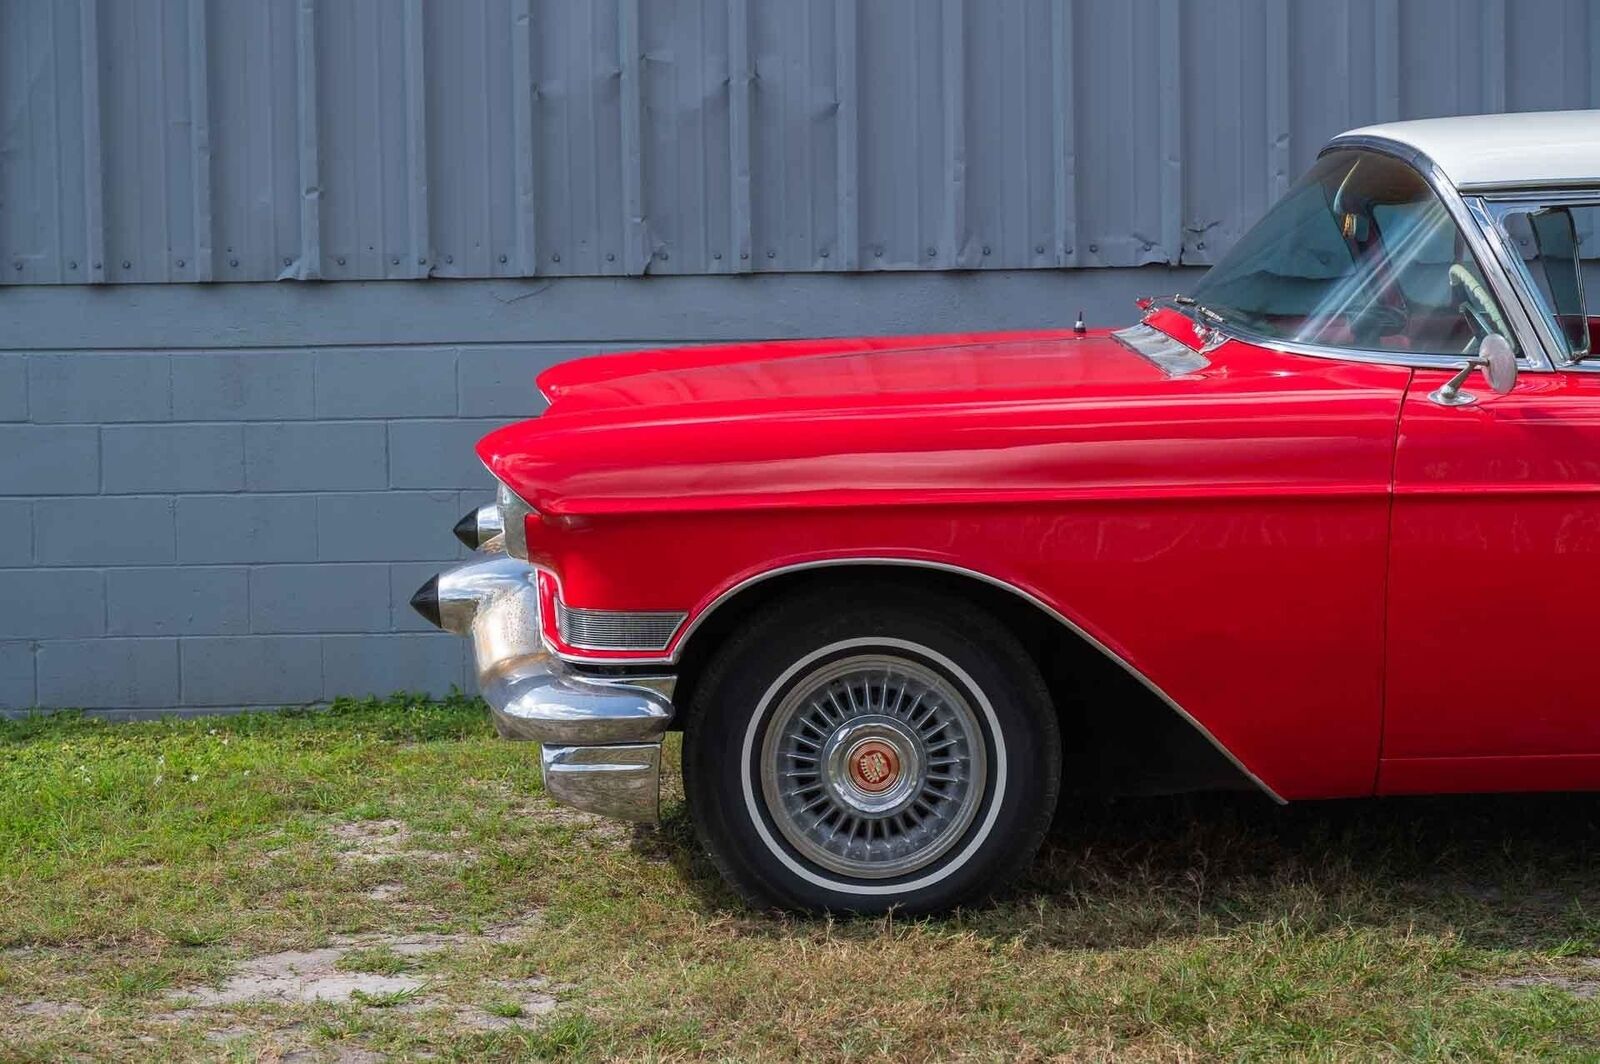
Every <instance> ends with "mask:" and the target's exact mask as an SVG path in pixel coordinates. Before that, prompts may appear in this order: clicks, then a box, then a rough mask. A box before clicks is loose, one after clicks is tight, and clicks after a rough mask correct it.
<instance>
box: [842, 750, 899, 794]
mask: <svg viewBox="0 0 1600 1064" xmlns="http://www.w3.org/2000/svg"><path fill="white" fill-rule="evenodd" d="M899 778H900V755H899V754H897V753H895V750H894V747H892V746H890V745H889V744H888V743H886V742H883V741H882V740H880V739H868V740H867V741H866V742H864V743H862V744H861V745H860V746H858V747H856V748H855V749H854V750H852V751H850V782H852V783H854V784H855V785H856V786H857V787H859V788H861V789H862V790H863V791H866V792H867V793H868V794H880V793H882V792H883V791H886V790H888V789H889V788H890V787H893V786H894V785H895V781H896V780H898V779H899Z"/></svg>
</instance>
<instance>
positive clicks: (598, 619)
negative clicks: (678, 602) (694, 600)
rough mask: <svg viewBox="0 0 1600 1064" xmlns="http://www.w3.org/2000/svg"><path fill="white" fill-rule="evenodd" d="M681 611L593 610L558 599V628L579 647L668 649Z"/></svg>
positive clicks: (567, 641)
mask: <svg viewBox="0 0 1600 1064" xmlns="http://www.w3.org/2000/svg"><path fill="white" fill-rule="evenodd" d="M685 616H687V614H684V613H683V612H681V611H678V612H669V611H666V610H651V611H629V610H592V609H586V608H584V607H580V606H568V605H567V604H566V603H565V602H562V601H561V599H560V598H557V599H556V631H557V632H558V633H559V634H560V636H561V642H562V643H564V644H566V645H567V646H569V647H575V648H577V649H579V650H665V649H667V647H668V646H670V645H671V643H672V636H673V633H674V632H676V631H677V630H678V626H679V625H681V624H683V619H684V617H685Z"/></svg>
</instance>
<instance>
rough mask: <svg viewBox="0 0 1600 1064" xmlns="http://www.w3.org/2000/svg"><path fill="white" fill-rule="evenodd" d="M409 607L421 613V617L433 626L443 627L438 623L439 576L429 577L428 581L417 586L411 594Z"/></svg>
mask: <svg viewBox="0 0 1600 1064" xmlns="http://www.w3.org/2000/svg"><path fill="white" fill-rule="evenodd" d="M411 608H412V609H414V610H416V611H417V612H418V613H419V614H421V615H422V619H423V620H425V621H427V622H428V623H429V624H431V625H433V626H434V627H435V628H442V627H444V626H443V625H442V624H440V623H439V578H438V577H437V576H433V577H429V578H428V582H427V583H426V584H423V585H422V586H421V587H419V588H417V590H416V593H415V594H413V595H412V596H411Z"/></svg>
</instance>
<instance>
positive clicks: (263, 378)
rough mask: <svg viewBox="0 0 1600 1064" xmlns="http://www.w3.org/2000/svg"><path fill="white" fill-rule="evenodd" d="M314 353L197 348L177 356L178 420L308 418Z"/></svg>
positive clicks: (174, 400) (175, 406)
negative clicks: (201, 349)
mask: <svg viewBox="0 0 1600 1064" xmlns="http://www.w3.org/2000/svg"><path fill="white" fill-rule="evenodd" d="M312 378H313V371H312V356H311V355H310V354H309V353H308V352H305V351H242V352H229V351H195V352H186V353H180V354H174V355H173V356H172V416H173V418H174V419H176V420H178V421H268V420H277V419H292V418H309V417H311V416H312V410H313V409H314V405H315V404H314V400H313V383H312Z"/></svg>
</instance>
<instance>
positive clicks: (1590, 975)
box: [1494, 957, 1600, 1000]
mask: <svg viewBox="0 0 1600 1064" xmlns="http://www.w3.org/2000/svg"><path fill="white" fill-rule="evenodd" d="M1578 967H1579V968H1580V969H1582V970H1581V971H1576V972H1572V971H1568V972H1532V973H1529V974H1528V975H1513V976H1510V977H1509V978H1506V979H1497V980H1495V983H1494V985H1495V987H1496V988H1497V989H1499V990H1539V989H1545V990H1564V991H1566V992H1567V993H1569V994H1571V995H1572V996H1573V997H1576V998H1584V999H1585V1000H1587V999H1590V998H1594V997H1597V996H1600V957H1584V958H1582V959H1581V960H1579V961H1578Z"/></svg>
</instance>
